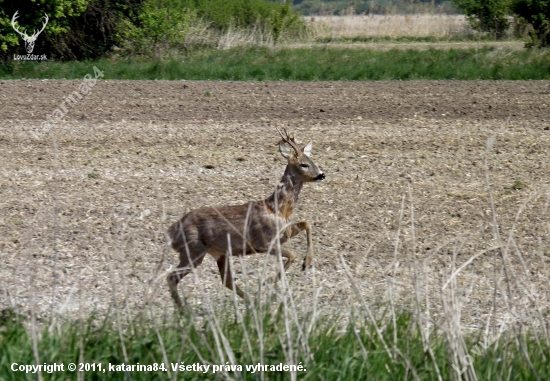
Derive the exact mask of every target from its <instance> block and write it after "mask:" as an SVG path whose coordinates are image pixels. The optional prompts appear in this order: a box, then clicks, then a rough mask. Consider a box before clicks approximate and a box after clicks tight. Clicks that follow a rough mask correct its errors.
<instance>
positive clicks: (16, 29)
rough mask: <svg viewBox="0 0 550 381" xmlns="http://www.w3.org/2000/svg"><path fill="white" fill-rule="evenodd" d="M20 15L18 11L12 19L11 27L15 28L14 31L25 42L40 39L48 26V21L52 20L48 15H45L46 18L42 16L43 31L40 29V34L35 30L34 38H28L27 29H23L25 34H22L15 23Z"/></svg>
mask: <svg viewBox="0 0 550 381" xmlns="http://www.w3.org/2000/svg"><path fill="white" fill-rule="evenodd" d="M18 13H19V11H16V12H15V14H14V15H13V17H12V18H11V26H12V27H13V29H14V30H15V31H16V32H17V33H19V34H20V35H21V36H22V37H23V39H24V40H25V41H27V40H31V39H32V40H35V39H36V37H38V35H40V33H42V32H43V31H44V29H45V28H46V25H48V21H49V20H50V18H49V17H48V15H47V14H45V13H44V16H42V18H43V19H44V22H43V24H42V29H40V30H39V31H38V32H37V31H36V29H35V30H34V33H33V34H32V36H27V29H23V32H21V31H20V30H19V29H18V28H17V27H16V26H15V21H16V20H17V19H18V18H19V16H18V15H17V14H18Z"/></svg>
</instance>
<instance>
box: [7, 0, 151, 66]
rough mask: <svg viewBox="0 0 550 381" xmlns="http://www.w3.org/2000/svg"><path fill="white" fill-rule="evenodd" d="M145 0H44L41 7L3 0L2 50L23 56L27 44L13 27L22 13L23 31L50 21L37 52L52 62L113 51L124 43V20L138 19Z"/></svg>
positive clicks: (40, 39)
mask: <svg viewBox="0 0 550 381" xmlns="http://www.w3.org/2000/svg"><path fill="white" fill-rule="evenodd" d="M141 1H142V0H114V1H113V0H44V1H42V2H41V3H40V4H38V3H36V2H34V1H29V0H24V1H21V2H18V1H16V0H0V3H1V4H2V5H3V7H2V8H0V47H1V49H2V51H3V54H1V55H0V59H2V58H3V59H4V60H5V59H6V58H9V57H11V56H12V54H19V53H23V51H24V49H23V44H22V43H21V39H20V38H19V37H18V36H17V34H16V33H15V31H14V30H13V28H12V26H11V17H12V16H13V14H14V13H15V12H16V11H19V15H20V17H19V20H18V22H19V25H21V28H26V29H27V30H33V29H35V28H38V27H40V26H41V25H42V21H43V20H42V19H41V18H42V16H43V15H44V13H46V14H47V15H48V16H49V22H48V24H47V27H46V28H45V30H44V32H43V33H42V35H41V36H40V37H39V38H38V39H37V41H36V52H37V53H41V54H46V56H47V57H48V59H59V60H68V59H79V60H82V59H90V58H97V57H101V56H102V55H104V54H105V53H106V52H108V51H110V50H111V48H112V47H113V46H115V45H116V44H117V43H118V42H119V41H120V38H119V37H120V36H119V35H118V26H119V23H120V22H121V20H122V19H132V18H135V12H136V9H139V7H140V4H141Z"/></svg>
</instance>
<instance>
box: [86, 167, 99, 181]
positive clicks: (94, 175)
mask: <svg viewBox="0 0 550 381" xmlns="http://www.w3.org/2000/svg"><path fill="white" fill-rule="evenodd" d="M100 176H101V175H100V174H99V172H98V171H97V170H96V169H94V170H93V171H92V172H90V173H88V178H90V179H98V178H99V177H100Z"/></svg>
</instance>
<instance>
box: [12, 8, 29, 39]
mask: <svg viewBox="0 0 550 381" xmlns="http://www.w3.org/2000/svg"><path fill="white" fill-rule="evenodd" d="M18 13H19V11H16V12H15V14H14V15H13V17H12V18H11V26H12V27H13V29H14V30H15V31H16V32H17V33H19V34H20V35H21V36H22V37H23V38H28V37H29V36H27V33H25V32H26V31H27V30H26V29H23V32H20V31H19V29H17V27H16V26H15V20H17V19H18V18H19V16H17V14H18Z"/></svg>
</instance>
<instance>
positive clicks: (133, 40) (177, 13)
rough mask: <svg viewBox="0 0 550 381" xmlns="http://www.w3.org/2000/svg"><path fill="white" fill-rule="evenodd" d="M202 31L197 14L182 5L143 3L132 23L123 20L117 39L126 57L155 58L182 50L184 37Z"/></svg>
mask: <svg viewBox="0 0 550 381" xmlns="http://www.w3.org/2000/svg"><path fill="white" fill-rule="evenodd" d="M204 27H205V24H204V22H202V21H201V20H199V18H198V16H197V12H196V11H195V10H192V9H189V8H188V7H187V6H185V5H184V4H183V2H182V1H179V0H146V1H145V3H144V4H143V8H142V9H141V12H140V13H139V15H138V16H137V17H136V18H135V20H130V19H125V20H123V22H122V25H121V35H122V37H123V38H124V40H125V45H126V46H125V48H126V50H127V51H129V52H130V53H132V54H141V55H151V54H152V55H154V56H157V57H159V56H163V55H164V54H165V53H167V52H168V51H169V50H171V49H178V50H180V49H185V48H186V44H185V43H186V37H187V36H188V35H189V34H191V33H193V32H194V31H196V30H197V29H201V28H204Z"/></svg>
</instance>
